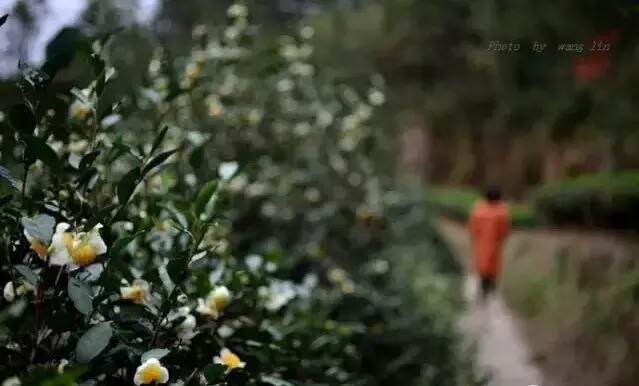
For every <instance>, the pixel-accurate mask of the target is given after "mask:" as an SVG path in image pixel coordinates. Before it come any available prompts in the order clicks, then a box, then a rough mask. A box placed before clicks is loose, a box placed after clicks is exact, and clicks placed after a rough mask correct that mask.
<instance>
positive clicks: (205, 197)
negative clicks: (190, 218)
mask: <svg viewBox="0 0 639 386" xmlns="http://www.w3.org/2000/svg"><path fill="white" fill-rule="evenodd" d="M217 186H218V183H217V180H211V181H209V182H207V183H206V185H204V187H203V188H202V189H201V190H200V193H198V195H197V198H196V199H195V204H194V205H193V211H194V212H195V215H196V216H199V215H200V214H202V213H203V212H204V210H205V209H206V205H208V203H209V201H211V198H212V197H213V195H214V194H215V192H216V191H217Z"/></svg>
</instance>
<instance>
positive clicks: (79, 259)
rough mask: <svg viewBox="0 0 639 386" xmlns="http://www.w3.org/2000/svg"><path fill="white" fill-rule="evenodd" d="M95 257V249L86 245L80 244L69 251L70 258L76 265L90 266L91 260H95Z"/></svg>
mask: <svg viewBox="0 0 639 386" xmlns="http://www.w3.org/2000/svg"><path fill="white" fill-rule="evenodd" d="M67 248H68V246H67ZM96 256H97V251H96V250H95V247H94V246H93V245H91V244H87V243H84V244H80V245H78V246H77V247H75V248H73V249H72V251H71V258H72V259H73V262H74V263H76V264H77V265H87V264H91V263H93V260H95V257H96Z"/></svg>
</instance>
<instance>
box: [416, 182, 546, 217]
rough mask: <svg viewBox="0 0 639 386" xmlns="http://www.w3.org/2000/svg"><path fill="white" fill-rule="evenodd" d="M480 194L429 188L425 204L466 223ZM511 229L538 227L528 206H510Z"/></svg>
mask: <svg viewBox="0 0 639 386" xmlns="http://www.w3.org/2000/svg"><path fill="white" fill-rule="evenodd" d="M480 199H481V194H480V193H479V192H478V191H477V190H474V189H472V188H454V187H431V188H429V189H428V190H427V192H426V202H427V203H428V206H429V207H430V208H431V210H433V211H435V212H437V213H439V214H442V215H444V216H447V217H450V218H453V219H455V220H458V221H464V222H465V221H467V219H468V215H469V214H470V211H471V210H472V208H473V206H474V205H475V203H476V202H477V200H480ZM509 207H510V215H511V221H512V226H513V227H531V226H537V225H540V223H541V222H540V219H539V216H537V215H536V214H535V213H534V212H533V211H532V210H531V208H530V207H529V206H527V205H522V204H510V205H509Z"/></svg>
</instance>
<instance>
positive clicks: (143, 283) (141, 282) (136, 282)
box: [133, 279, 151, 292]
mask: <svg viewBox="0 0 639 386" xmlns="http://www.w3.org/2000/svg"><path fill="white" fill-rule="evenodd" d="M133 285H137V286H138V287H140V289H141V290H142V291H143V292H149V291H150V290H151V286H150V285H149V282H148V281H146V280H142V279H135V280H133Z"/></svg>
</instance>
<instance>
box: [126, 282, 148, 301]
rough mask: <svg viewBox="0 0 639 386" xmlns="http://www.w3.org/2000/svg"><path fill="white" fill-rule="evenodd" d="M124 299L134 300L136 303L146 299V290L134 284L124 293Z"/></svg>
mask: <svg viewBox="0 0 639 386" xmlns="http://www.w3.org/2000/svg"><path fill="white" fill-rule="evenodd" d="M122 299H127V300H132V301H134V302H135V303H140V302H143V301H144V291H142V288H140V286H138V285H134V286H132V287H131V288H130V289H129V290H128V291H127V292H126V293H125V294H123V295H122Z"/></svg>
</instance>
